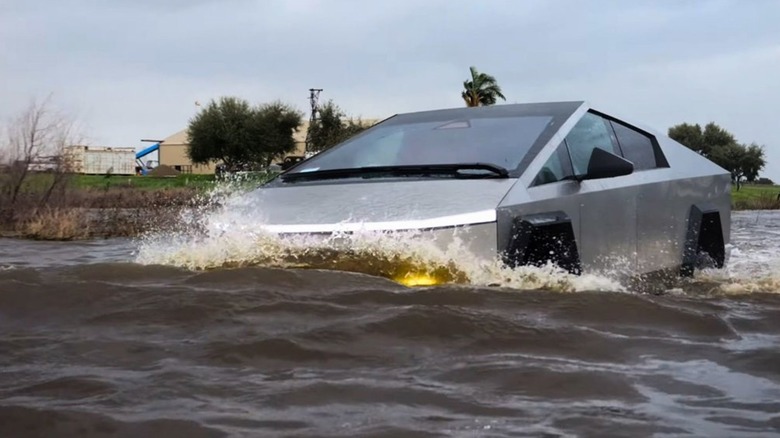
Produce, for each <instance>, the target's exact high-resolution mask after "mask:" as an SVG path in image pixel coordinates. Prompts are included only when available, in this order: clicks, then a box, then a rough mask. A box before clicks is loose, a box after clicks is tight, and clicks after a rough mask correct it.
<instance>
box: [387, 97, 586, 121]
mask: <svg viewBox="0 0 780 438" xmlns="http://www.w3.org/2000/svg"><path fill="white" fill-rule="evenodd" d="M584 103H585V102H584V101H568V102H531V103H513V104H502V105H490V106H479V107H459V108H446V109H436V110H427V111H416V112H409V113H399V114H396V115H394V116H392V117H389V118H388V119H386V120H385V121H384V122H383V123H395V122H399V123H408V122H411V121H421V122H424V121H426V120H431V121H432V120H439V119H442V118H459V117H466V116H468V117H519V116H531V115H539V114H544V115H549V116H552V117H554V118H556V119H560V118H563V119H566V118H569V117H571V115H572V114H574V113H575V112H576V111H577V110H578V109H579V108H580V107H581V106H582V105H583V104H584Z"/></svg>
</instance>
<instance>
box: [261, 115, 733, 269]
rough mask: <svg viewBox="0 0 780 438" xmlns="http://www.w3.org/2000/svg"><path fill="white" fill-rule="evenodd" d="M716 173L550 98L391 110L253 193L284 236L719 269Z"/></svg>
mask: <svg viewBox="0 0 780 438" xmlns="http://www.w3.org/2000/svg"><path fill="white" fill-rule="evenodd" d="M730 190H731V179H730V175H729V173H728V172H727V171H725V170H724V169H722V168H720V167H719V166H717V165H715V164H714V163H712V162H710V161H709V160H707V159H705V158H704V157H702V156H701V155H699V154H697V153H695V152H693V151H691V150H690V149H688V148H686V147H684V146H683V145H681V144H679V143H677V142H675V141H674V140H672V139H670V138H669V137H667V136H666V135H664V134H663V133H660V132H657V131H654V130H653V129H651V128H649V127H643V126H641V125H639V124H636V123H630V122H627V121H625V120H623V119H619V118H617V117H615V116H613V115H610V114H606V113H604V112H601V111H598V110H596V109H594V108H591V107H590V106H589V105H588V104H587V103H586V102H548V103H528V104H515V105H495V106H488V107H476V108H455V109H442V110H433V111H423V112H414V113H408V114H397V115H395V116H392V117H390V118H388V119H386V120H384V121H382V122H380V123H378V124H376V125H374V126H373V127H371V128H369V129H367V130H365V131H363V132H362V133H360V134H358V135H356V136H354V137H352V138H350V139H348V140H347V141H344V142H342V143H340V144H338V145H336V146H334V147H333V148H331V149H328V150H326V151H324V152H321V153H319V154H318V155H315V156H313V157H311V158H309V159H306V160H304V161H302V162H300V163H298V164H296V165H294V166H293V167H291V168H289V169H288V170H286V171H285V172H283V173H281V174H280V175H278V176H277V177H276V178H274V179H273V180H271V181H269V182H268V183H267V184H266V185H264V186H263V187H261V188H259V189H258V190H257V191H256V192H255V193H254V196H256V202H257V204H255V205H256V206H257V208H258V211H260V212H262V214H263V215H264V221H265V222H264V223H265V224H266V225H265V228H266V229H267V230H268V231H270V232H274V233H280V234H282V235H289V234H300V233H303V234H312V235H329V234H331V233H344V232H346V233H350V232H355V231H356V230H381V231H393V230H395V231H401V230H420V231H422V232H424V233H427V234H428V235H429V236H432V237H433V240H434V241H440V242H441V244H442V245H446V244H447V243H448V242H449V241H451V236H452V235H453V233H454V231H458V234H459V238H460V239H462V240H463V241H464V242H465V245H466V248H467V250H468V251H472V252H473V253H474V254H478V255H479V256H480V257H484V258H486V259H487V258H493V259H495V258H499V259H500V260H501V261H502V262H503V263H505V264H506V265H508V266H510V267H516V266H520V265H542V264H546V263H548V262H552V263H554V264H556V265H558V266H559V267H561V268H563V269H565V270H567V271H569V272H571V273H574V274H582V273H587V272H604V271H609V270H611V269H613V268H614V267H615V266H617V265H619V266H620V268H621V269H622V270H628V271H631V272H632V273H633V274H638V275H642V274H648V273H655V272H666V273H669V272H671V273H673V274H674V275H675V276H678V275H682V276H689V275H692V274H693V272H694V270H695V269H697V267H698V266H699V265H700V263H701V261H702V260H706V261H708V262H709V265H708V266H712V265H715V266H716V267H722V266H723V265H724V263H725V260H726V251H725V247H726V244H727V243H728V242H729V237H730V236H729V229H730V213H731V198H730Z"/></svg>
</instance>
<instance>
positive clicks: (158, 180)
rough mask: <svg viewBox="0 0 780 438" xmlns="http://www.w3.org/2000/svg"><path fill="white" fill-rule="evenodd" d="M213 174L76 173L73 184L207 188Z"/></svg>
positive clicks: (151, 188)
mask: <svg viewBox="0 0 780 438" xmlns="http://www.w3.org/2000/svg"><path fill="white" fill-rule="evenodd" d="M214 180H215V178H214V175H176V176H167V177H166V176H134V175H133V176H123V175H114V176H111V177H106V176H104V175H76V178H75V180H74V183H75V186H76V187H79V188H106V187H128V188H129V187H132V188H138V189H145V190H159V189H166V188H182V187H193V188H208V187H211V186H213V185H214Z"/></svg>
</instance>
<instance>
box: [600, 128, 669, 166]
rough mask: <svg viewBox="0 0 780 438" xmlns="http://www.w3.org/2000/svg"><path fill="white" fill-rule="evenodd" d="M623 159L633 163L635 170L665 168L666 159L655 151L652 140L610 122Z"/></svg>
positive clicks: (659, 152)
mask: <svg viewBox="0 0 780 438" xmlns="http://www.w3.org/2000/svg"><path fill="white" fill-rule="evenodd" d="M612 127H613V128H614V129H615V134H616V135H617V140H618V143H619V144H620V149H621V150H622V151H623V157H624V158H625V159H626V160H628V161H631V162H632V163H634V169H635V170H644V169H654V168H656V167H666V164H665V163H666V159H665V158H664V157H663V155H662V153H661V151H660V150H658V151H656V147H655V144H654V143H653V140H652V139H651V138H650V137H648V136H647V135H645V134H643V133H641V132H639V131H636V130H634V129H632V128H629V127H628V126H625V125H623V124H620V123H618V122H614V121H613V122H612Z"/></svg>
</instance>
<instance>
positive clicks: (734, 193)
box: [731, 184, 780, 210]
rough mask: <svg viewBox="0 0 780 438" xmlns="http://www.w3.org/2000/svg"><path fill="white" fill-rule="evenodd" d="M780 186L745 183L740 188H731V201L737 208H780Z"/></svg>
mask: <svg viewBox="0 0 780 438" xmlns="http://www.w3.org/2000/svg"><path fill="white" fill-rule="evenodd" d="M778 195H780V186H772V185H763V184H745V185H743V186H742V187H740V189H739V190H737V189H736V187H732V189H731V203H732V205H733V207H734V209H735V210H770V209H780V199H778Z"/></svg>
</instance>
